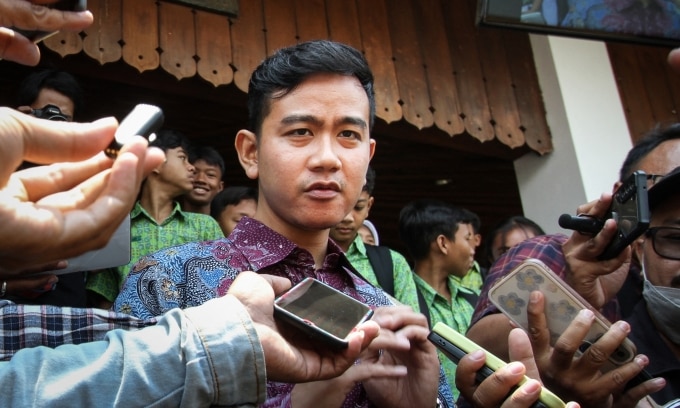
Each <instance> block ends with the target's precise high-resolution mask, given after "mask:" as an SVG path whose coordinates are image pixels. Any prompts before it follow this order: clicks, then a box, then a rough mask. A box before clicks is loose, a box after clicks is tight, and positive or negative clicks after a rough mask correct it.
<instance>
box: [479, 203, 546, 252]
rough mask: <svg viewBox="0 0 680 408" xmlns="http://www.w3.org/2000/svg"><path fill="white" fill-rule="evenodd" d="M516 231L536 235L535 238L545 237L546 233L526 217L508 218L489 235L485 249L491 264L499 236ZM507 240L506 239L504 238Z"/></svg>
mask: <svg viewBox="0 0 680 408" xmlns="http://www.w3.org/2000/svg"><path fill="white" fill-rule="evenodd" d="M515 229H520V230H522V231H524V234H525V235H529V234H531V235H534V236H539V235H545V231H543V228H541V226H540V225H538V224H537V223H536V222H534V221H532V220H530V219H529V218H527V217H524V216H522V215H514V216H512V217H509V218H506V219H504V220H502V221H501V222H499V223H498V224H496V226H495V227H494V229H493V230H491V232H490V233H489V236H488V238H487V239H486V244H485V245H484V249H485V252H486V258H487V260H488V262H489V263H491V262H492V259H493V248H492V247H493V241H494V240H495V239H496V237H497V236H499V235H502V236H503V237H505V236H506V235H507V234H508V233H509V232H510V231H513V230H515ZM504 240H505V238H504Z"/></svg>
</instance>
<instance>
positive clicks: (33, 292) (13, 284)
mask: <svg viewBox="0 0 680 408" xmlns="http://www.w3.org/2000/svg"><path fill="white" fill-rule="evenodd" d="M6 282H7V287H6V290H7V292H6V293H8V294H12V295H27V296H28V297H35V296H39V295H41V294H43V293H45V292H49V291H51V290H52V289H54V286H55V285H56V284H57V282H59V278H58V277H57V276H56V275H37V276H30V277H22V278H14V279H8V280H7V281H6Z"/></svg>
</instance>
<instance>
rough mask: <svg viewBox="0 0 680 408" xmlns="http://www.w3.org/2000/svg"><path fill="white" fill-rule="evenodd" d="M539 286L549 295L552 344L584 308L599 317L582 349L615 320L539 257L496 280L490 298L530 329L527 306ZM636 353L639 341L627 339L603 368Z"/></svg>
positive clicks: (548, 305) (549, 324)
mask: <svg viewBox="0 0 680 408" xmlns="http://www.w3.org/2000/svg"><path fill="white" fill-rule="evenodd" d="M535 290H537V291H540V292H541V293H543V295H544V296H545V301H546V304H545V305H546V306H545V314H546V319H547V323H548V329H549V330H550V345H551V346H553V345H554V344H555V341H556V340H557V338H559V336H560V335H561V334H562V333H564V331H565V330H566V329H567V327H568V326H569V325H570V324H571V322H572V320H573V319H574V317H576V315H577V314H578V313H579V311H581V310H582V309H590V310H591V311H592V312H593V313H594V315H595V320H594V321H593V325H592V326H591V327H590V330H589V331H588V334H587V335H586V338H585V339H584V342H583V344H582V346H581V352H582V351H585V350H586V349H587V348H588V347H589V346H590V345H591V344H593V343H595V342H596V341H597V340H598V339H599V338H600V337H601V336H602V335H604V334H605V333H606V332H607V330H609V327H610V326H611V323H610V322H608V321H607V319H606V318H605V317H604V316H602V315H601V314H600V313H599V312H598V311H597V310H596V309H595V308H593V307H592V306H591V305H590V304H589V303H588V302H586V301H585V300H584V299H583V298H582V297H581V296H580V295H579V294H578V293H576V291H575V290H574V289H572V288H571V287H570V286H569V285H568V284H566V283H565V282H564V281H562V279H560V278H559V277H558V276H557V275H556V274H555V273H554V272H553V271H552V270H551V269H550V268H548V267H547V266H546V265H545V264H544V263H543V262H541V261H539V260H538V259H527V260H526V261H524V262H522V263H521V264H520V265H519V266H518V267H517V268H515V269H513V270H512V271H511V272H510V273H508V274H507V275H506V276H504V277H503V278H502V279H500V280H499V281H498V282H496V283H495V284H494V285H493V286H492V287H491V289H489V300H490V301H491V302H492V303H493V304H494V305H496V307H498V309H499V310H500V311H501V312H503V313H504V314H505V315H506V316H507V317H508V318H509V319H510V320H512V321H513V322H514V323H515V324H516V325H517V326H518V327H521V328H523V329H524V330H526V331H528V330H529V321H528V317H527V308H528V306H529V297H530V295H531V292H533V291H535ZM635 353H636V349H635V345H633V342H631V341H630V340H628V339H626V340H625V341H624V342H623V343H621V344H620V345H619V347H618V348H617V349H616V351H615V352H614V353H613V354H612V355H611V356H610V357H609V360H608V362H607V363H605V364H604V365H603V366H602V367H601V369H602V370H603V371H610V370H612V369H614V368H616V367H619V366H621V365H623V364H626V363H628V362H630V361H632V359H633V358H634V357H635Z"/></svg>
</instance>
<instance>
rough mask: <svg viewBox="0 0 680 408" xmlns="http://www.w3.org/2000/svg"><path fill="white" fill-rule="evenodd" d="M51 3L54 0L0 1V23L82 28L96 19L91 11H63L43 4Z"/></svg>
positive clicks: (49, 28) (26, 27) (38, 27)
mask: <svg viewBox="0 0 680 408" xmlns="http://www.w3.org/2000/svg"><path fill="white" fill-rule="evenodd" d="M32 3H34V4H32ZM38 3H39V4H38ZM50 3H54V1H34V2H28V1H13V2H10V4H8V3H7V2H0V25H2V26H3V27H17V28H20V29H23V30H40V31H57V30H82V29H83V28H85V27H87V26H89V25H90V24H92V22H93V21H94V18H93V16H92V13H90V12H89V11H79V12H74V11H61V10H56V9H51V8H49V7H47V6H45V5H43V4H50Z"/></svg>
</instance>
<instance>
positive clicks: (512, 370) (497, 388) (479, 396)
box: [473, 362, 540, 407]
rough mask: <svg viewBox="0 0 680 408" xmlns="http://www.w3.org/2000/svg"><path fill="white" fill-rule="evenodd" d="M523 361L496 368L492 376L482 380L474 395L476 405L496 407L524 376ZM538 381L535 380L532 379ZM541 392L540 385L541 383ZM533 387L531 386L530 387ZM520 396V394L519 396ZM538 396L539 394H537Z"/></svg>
mask: <svg viewBox="0 0 680 408" xmlns="http://www.w3.org/2000/svg"><path fill="white" fill-rule="evenodd" d="M524 372H525V369H524V366H523V365H522V363H518V362H512V363H510V364H508V365H506V366H503V367H501V368H500V369H498V370H496V371H495V372H494V373H493V374H492V375H491V376H489V377H488V378H486V379H485V380H484V381H482V382H481V383H480V384H479V386H478V387H477V389H476V390H475V392H474V395H473V401H474V402H475V406H480V407H496V406H500V405H501V404H502V403H503V401H504V400H505V399H506V397H507V396H508V394H510V391H511V390H512V388H513V387H515V386H516V385H517V384H519V382H520V381H521V380H522V379H523V378H524ZM531 381H532V382H536V381H535V380H531ZM538 388H539V392H540V385H539V387H538ZM529 389H531V388H529ZM519 397H520V396H519V395H518V396H517V398H519ZM536 398H538V395H536Z"/></svg>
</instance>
